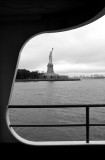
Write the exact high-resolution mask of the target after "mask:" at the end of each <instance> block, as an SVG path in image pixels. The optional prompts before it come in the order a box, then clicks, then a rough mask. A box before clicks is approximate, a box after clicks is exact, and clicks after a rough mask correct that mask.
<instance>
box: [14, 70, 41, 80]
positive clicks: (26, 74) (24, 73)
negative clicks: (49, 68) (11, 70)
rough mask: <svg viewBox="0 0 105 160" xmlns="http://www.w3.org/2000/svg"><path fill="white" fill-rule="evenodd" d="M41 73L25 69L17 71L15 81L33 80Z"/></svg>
mask: <svg viewBox="0 0 105 160" xmlns="http://www.w3.org/2000/svg"><path fill="white" fill-rule="evenodd" d="M42 75H43V73H39V72H38V71H32V72H30V71H29V70H26V69H18V70H17V74H16V79H35V78H37V79H38V78H40V77H41V76H42Z"/></svg>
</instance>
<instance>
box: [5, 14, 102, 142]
mask: <svg viewBox="0 0 105 160" xmlns="http://www.w3.org/2000/svg"><path fill="white" fill-rule="evenodd" d="M104 95H105V16H103V17H102V18H100V19H98V20H96V21H95V22H92V23H91V24H88V25H86V26H83V27H79V28H76V29H72V30H68V31H62V32H53V33H47V32H46V33H41V34H40V35H36V36H33V37H32V38H31V39H30V40H28V41H27V42H26V43H25V45H24V46H23V48H22V50H21V54H20V59H19V63H18V67H17V73H16V77H15V82H14V87H13V90H12V93H11V98H10V103H9V109H8V118H9V125H10V129H11V130H12V132H13V133H14V134H15V135H18V138H20V139H21V140H22V141H25V142H26V143H31V144H32V143H34V142H35V143H36V142H38V143H40V142H41V143H42V142H45V143H46V142H48V143H52V142H55V143H56V142H58V143H61V142H62V143H63V142H64V143H65V144H66V143H84V144H85V143H86V141H87V142H89V143H92V142H96V141H99V142H100V143H103V142H104V141H105V124H104V123H105V108H104V104H105V96H104ZM92 105H93V106H92ZM87 106H88V109H89V110H87V109H86V108H87ZM89 106H90V107H89ZM88 111H89V112H88ZM88 114H89V115H88ZM89 124H90V126H88V125H89ZM86 126H87V127H86Z"/></svg>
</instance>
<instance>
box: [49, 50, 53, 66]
mask: <svg viewBox="0 0 105 160" xmlns="http://www.w3.org/2000/svg"><path fill="white" fill-rule="evenodd" d="M52 52H53V48H52V50H51V52H50V54H49V63H50V64H52Z"/></svg>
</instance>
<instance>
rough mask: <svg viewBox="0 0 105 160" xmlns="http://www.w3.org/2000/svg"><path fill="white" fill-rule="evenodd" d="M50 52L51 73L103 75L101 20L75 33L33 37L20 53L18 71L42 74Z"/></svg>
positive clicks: (103, 20)
mask: <svg viewBox="0 0 105 160" xmlns="http://www.w3.org/2000/svg"><path fill="white" fill-rule="evenodd" d="M52 48H54V49H53V53H52V56H53V65H54V72H55V73H57V74H61V75H69V76H70V75H84V74H85V75H89V74H91V75H92V74H104V75H105V16H103V17H101V18H100V19H98V20H96V21H94V22H92V23H90V24H88V25H85V26H82V27H79V28H76V29H71V30H68V31H62V32H55V33H40V34H39V35H35V36H34V37H32V38H31V39H30V40H28V41H27V43H25V45H24V47H23V48H22V49H21V52H20V59H19V65H18V68H19V69H27V70H30V71H36V70H37V71H39V72H46V71H47V64H48V60H49V54H50V51H51V50H52Z"/></svg>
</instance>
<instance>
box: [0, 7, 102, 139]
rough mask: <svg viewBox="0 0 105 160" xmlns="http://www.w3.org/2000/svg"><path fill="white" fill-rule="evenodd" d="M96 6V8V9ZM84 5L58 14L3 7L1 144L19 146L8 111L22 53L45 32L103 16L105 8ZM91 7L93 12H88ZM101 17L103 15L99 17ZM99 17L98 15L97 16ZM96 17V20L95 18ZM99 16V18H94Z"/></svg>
mask: <svg viewBox="0 0 105 160" xmlns="http://www.w3.org/2000/svg"><path fill="white" fill-rule="evenodd" d="M93 6H94V5H93ZM93 6H90V5H89V4H88V5H85V6H82V7H80V8H79V7H77V8H76V9H75V10H73V8H72V9H71V10H70V9H67V10H61V11H59V12H58V11H57V12H54V13H53V12H51V13H47V11H46V12H45V13H42V11H40V12H39V13H37V14H36V12H34V11H33V8H32V9H31V10H29V9H25V10H23V12H22V10H21V11H20V9H17V11H16V10H14V9H13V8H9V9H7V8H6V7H3V8H2V7H1V10H0V142H18V141H17V140H16V139H15V138H14V137H13V135H12V134H11V133H10V131H9V130H8V127H7V123H6V111H7V106H8V102H9V96H10V91H11V86H12V82H13V77H14V73H15V69H16V64H17V60H18V56H19V52H20V49H21V47H22V46H23V44H24V43H25V42H26V41H27V40H28V39H29V38H30V37H31V36H33V35H35V34H38V33H41V32H44V31H54V30H55V31H57V30H58V31H59V30H63V29H64V30H65V29H69V28H70V27H75V26H77V25H81V24H84V23H85V24H86V23H87V21H88V20H89V21H92V20H95V19H96V18H99V17H101V16H102V15H104V11H105V9H104V5H103V4H102V5H100V6H99V7H96V8H93ZM89 7H90V8H89ZM99 13H100V14H99ZM97 14H98V15H97ZM96 15H97V16H96ZM95 16H96V17H95Z"/></svg>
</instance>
